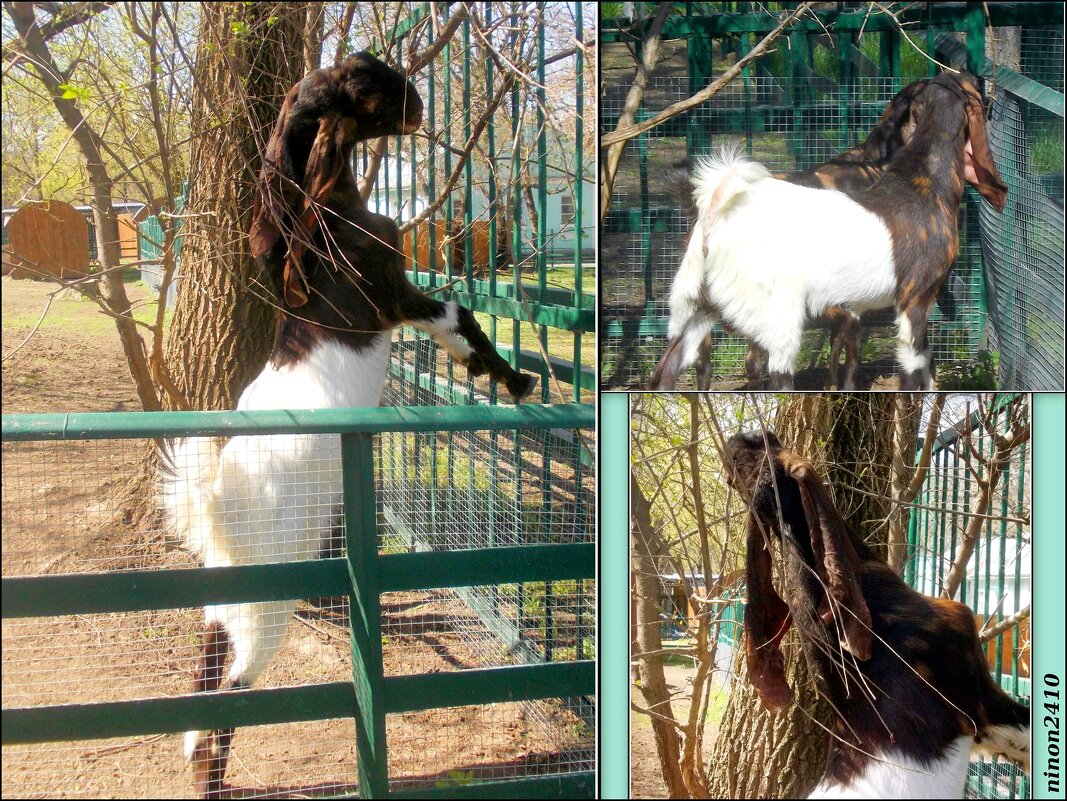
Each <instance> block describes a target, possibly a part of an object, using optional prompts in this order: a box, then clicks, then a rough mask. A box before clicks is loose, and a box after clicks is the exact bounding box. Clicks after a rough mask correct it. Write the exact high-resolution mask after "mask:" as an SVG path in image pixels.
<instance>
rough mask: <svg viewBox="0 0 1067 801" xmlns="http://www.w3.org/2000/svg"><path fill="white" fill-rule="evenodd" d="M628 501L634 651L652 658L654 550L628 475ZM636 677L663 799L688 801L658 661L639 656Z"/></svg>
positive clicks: (644, 507)
mask: <svg viewBox="0 0 1067 801" xmlns="http://www.w3.org/2000/svg"><path fill="white" fill-rule="evenodd" d="M630 499H631V504H632V510H631V511H632V520H631V531H632V541H631V545H630V554H631V559H632V560H633V575H634V594H635V595H636V603H635V607H636V611H637V615H636V617H637V620H636V621H635V624H636V625H635V628H636V640H637V649H638V653H639V654H649V655H655V654H659V652H660V651H661V650H662V648H663V641H662V639H661V638H660V633H659V625H660V620H659V597H660V589H661V585H660V578H659V569H658V568H659V566H658V565H657V564H656V555H657V553H658V551H659V548H658V545H657V543H658V541H659V537H657V536H656V532H655V528H654V527H653V525H652V516H651V508H650V505H649V503H648V500H647V499H646V498H645V496H644V493H642V492H641V487H640V485H639V484H638V483H637V479H636V478H634V476H633V475H631V476H630ZM638 663H639V670H640V674H641V696H642V698H643V699H644V702H645V709H647V710H649V712H651V713H652V714H651V715H650V720H651V722H652V733H653V736H654V737H655V739H656V752H657V755H658V756H659V762H660V765H661V767H662V768H663V782H664V784H665V785H666V786H667V796H668V798H688V797H689V792H688V791H687V790H686V786H685V782H684V781H683V780H682V772H681V769H680V767H679V758H680V756H681V749H682V742H681V738H680V737H679V734H678V730H679V726H678V721H677V720H675V718H674V714H673V713H672V712H671V703H670V693H669V692H668V691H667V683H666V681H665V680H664V677H663V663H662V662H661V661H659V660H658V659H656V658H650V657H642V658H640V659H639V660H638Z"/></svg>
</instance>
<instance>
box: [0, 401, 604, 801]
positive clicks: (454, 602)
mask: <svg viewBox="0 0 1067 801" xmlns="http://www.w3.org/2000/svg"><path fill="white" fill-rule="evenodd" d="M501 411H511V410H501ZM561 411H562V412H565V410H562V409H561ZM515 412H516V413H518V414H520V416H521V410H515ZM531 412H532V413H536V410H531ZM470 413H471V414H472V415H473V416H475V417H477V416H478V415H479V414H482V415H483V416H484V413H482V412H480V410H479V409H472V410H470ZM97 417H100V418H105V417H106V416H103V415H99V416H97ZM587 417H589V419H590V420H591V416H588V415H587ZM559 419H560V420H561V421H563V420H565V419H567V417H566V414H565V413H564V414H563V416H561V417H559ZM9 424H13V425H17V424H18V419H17V418H10V417H9V418H5V436H6V427H7V426H8V425H9ZM115 425H117V424H115ZM583 425H584V424H583ZM426 429H427V430H426V431H420V432H410V431H409V432H407V433H399V432H398V433H395V434H381V435H379V436H378V437H377V440H378V443H379V444H378V446H377V447H376V449H375V451H374V452H372V453H374V457H375V458H374V462H375V464H376V466H377V469H376V471H375V488H374V493H373V496H366V495H364V496H360V497H361V502H365V503H369V504H371V505H372V509H370V510H364V513H370V512H373V514H372V519H373V520H374V521H376V522H375V525H376V528H377V530H378V531H379V533H380V536H379V541H378V548H377V550H378V552H379V554H380V555H382V556H385V555H391V554H400V555H406V554H410V553H413V552H418V551H425V550H437V549H445V550H448V551H453V552H454V551H456V550H457V549H466V550H469V549H473V548H489V547H492V546H493V545H499V546H517V545H531V544H536V543H544V544H568V543H569V544H574V543H591V542H592V541H593V539H592V537H593V533H592V531H593V530H592V524H593V514H592V510H593V509H594V506H593V498H592V494H591V493H592V482H591V471H589V470H588V469H587V468H584V467H582V468H579V469H578V470H576V471H574V472H570V471H569V470H568V468H567V463H568V460H574V461H575V462H576V463H578V464H580V463H581V461H580V459H579V458H578V455H577V453H578V448H579V446H578V445H577V444H576V442H575V441H574V440H572V441H571V443H570V444H569V445H568V446H565V447H564V446H559V445H556V446H554V447H548V446H543V447H541V448H540V449H538V448H536V447H535V446H536V445H537V444H538V442H539V441H541V442H542V443H543V442H545V441H548V439H550V438H551V439H558V436H555V437H551V436H549V435H546V434H545V432H543V431H540V430H538V429H537V428H536V427H534V428H519V429H503V430H499V431H494V430H489V431H479V432H473V431H461V432H457V434H456V437H455V439H450V437H449V435H448V434H446V433H443V432H439V431H435V430H432V426H427V427H426ZM552 430H553V429H552V428H546V429H545V431H552ZM557 431H559V432H561V433H564V435H565V436H566V435H569V436H571V437H577V436H578V432H577V431H576V430H575V429H569V428H563V429H557ZM185 442H186V443H187V445H188V447H187V448H186V449H184V450H183V448H181V447H176V448H174V451H173V452H174V456H173V461H174V463H175V464H176V469H175V471H174V472H175V476H176V477H175V478H173V479H172V481H171V484H172V486H174V487H176V488H177V491H176V492H174V493H173V494H174V495H176V496H178V495H181V496H182V497H183V498H184V502H185V506H182V504H181V503H174V502H172V503H171V504H170V507H171V509H172V510H173V509H175V508H177V509H178V510H179V517H181V516H182V515H184V516H185V517H186V518H187V525H186V526H185V527H184V528H185V534H184V536H182V537H179V536H178V535H177V533H176V531H180V530H181V529H182V526H173V525H169V524H167V523H166V522H161V517H160V515H159V514H158V512H159V510H158V509H156V508H152V509H150V510H149V511H148V514H146V515H145V516H144V517H143V518H141V519H137V520H134V519H132V518H131V517H130V515H129V510H130V509H131V508H132V506H133V504H132V500H133V499H134V498H135V497H136V493H137V487H136V486H135V485H133V484H131V479H130V476H131V475H135V474H136V469H135V468H136V467H137V466H138V465H139V464H140V462H141V460H142V459H143V458H144V454H145V446H146V442H145V440H143V439H136V438H133V439H91V440H83V441H77V440H75V441H72V442H67V443H65V444H66V445H68V446H70V445H73V446H74V447H64V443H61V442H41V441H29V442H11V441H5V443H4V470H3V491H4V507H3V516H4V520H3V522H4V529H5V536H4V541H3V574H4V580H5V582H8V581H9V580H13V579H27V580H31V581H32V579H34V578H38V577H49V578H56V577H59V578H63V579H74V578H77V577H79V576H82V575H85V574H100V573H104V574H107V575H108V576H115V575H120V574H128V575H146V574H145V573H144V572H143V571H148V572H149V573H152V572H162V571H166V572H165V574H164V577H163V580H169V581H174V582H176V583H177V584H178V589H177V591H179V592H180V591H181V586H182V585H181V582H182V581H194V580H195V579H193V578H192V577H193V576H195V575H196V573H195V572H192V571H189V573H188V576H189V577H188V578H187V577H186V576H185V571H181V570H177V569H178V568H191V567H195V566H196V565H198V564H199V563H200V562H201V560H202V561H203V563H204V564H206V565H208V566H219V565H256V566H259V565H263V564H264V563H268V562H292V561H300V560H306V559H315V558H317V557H327V558H329V557H333V558H334V559H335V561H336V559H337V558H345V557H348V556H349V554H348V551H347V547H346V538H345V535H344V525H345V519H346V516H345V513H344V508H343V507H342V506H341V496H342V486H341V485H342V467H341V466H342V462H343V459H342V453H341V443H340V437H339V436H338V435H336V434H332V435H331V434H302V433H293V434H275V435H270V436H262V437H235V438H233V439H229V440H228V443H229V444H228V445H225V447H224V446H223V443H225V442H227V439H217V438H213V437H194V438H191V439H188V440H185ZM268 444H269V447H266V446H267V445H268ZM439 444H440V447H438V445H439ZM287 448H288V449H289V450H288V451H287ZM527 449H529V452H527ZM220 450H221V459H220ZM237 453H240V454H242V457H241V458H242V459H243V461H242V462H241V464H240V465H239V468H240V471H243V472H241V475H243V476H252V475H261V476H264V475H265V476H267V477H268V478H267V479H264V480H269V476H270V475H272V470H271V468H270V466H269V464H267V463H266V462H256V461H255V457H256V456H259V455H263V456H265V457H268V458H272V459H277V458H280V457H281V455H283V454H284V456H285V457H286V458H287V459H288V460H289V461H290V463H291V464H292V465H294V469H293V470H292V472H291V474H289V475H287V476H286V477H285V478H284V480H283V481H282V482H281V483H280V484H276V485H275V486H274V490H275V491H276V494H277V497H276V498H275V500H280V501H281V502H280V503H279V504H276V505H274V504H272V503H271V502H270V500H271V497H272V496H271V493H264V492H262V491H261V490H262V487H257V486H256V485H254V484H243V483H241V482H240V481H238V482H236V483H235V482H233V481H226V480H219V479H218V476H220V475H223V474H225V473H226V471H227V470H229V469H231V468H230V467H228V466H227V465H228V461H227V458H228V457H233V456H234V455H235V454H237ZM490 454H493V459H492V460H490V459H489V456H490ZM301 455H302V463H300V458H301ZM183 460H184V462H183ZM420 465H424V466H425V470H423V469H421V468H420ZM301 468H302V469H301ZM409 468H410V471H411V472H406V471H407V470H408V469H409ZM273 475H275V476H276V475H277V474H276V473H273ZM216 480H218V486H227V487H229V488H230V489H232V490H233V491H231V492H222V493H221V494H216V495H215V496H214V497H215V499H216V500H217V501H218V503H217V505H216V506H211V503H212V502H211V501H208V502H207V503H206V504H204V505H203V506H199V505H198V504H200V501H201V500H203V495H201V496H200V497H198V496H197V492H200V493H203V492H204V491H205V490H206V491H208V494H210V490H211V488H212V487H213V486H215V482H216ZM183 481H188V485H187V486H186V485H183ZM234 487H236V489H233V488H234ZM419 487H421V488H422V489H421V490H420V489H419ZM142 489H143V488H142ZM185 490H188V491H189V492H188V493H186V494H184V495H183V494H182V493H183V492H184V491H185ZM163 495H164V496H165V495H166V493H163ZM265 498H266V500H265ZM288 501H293V502H294V503H289V502H288ZM408 504H411V505H410V506H408ZM205 513H206V517H205ZM495 531H500V532H501V535H500V536H496V535H495V534H494V532H495ZM463 532H476V533H468V534H463ZM502 553H503V552H502ZM501 559H502V560H504V557H501ZM506 564H507V563H506V561H501V568H502V569H503V570H505V571H507V570H508V568H507V566H506ZM368 569H371V570H373V566H371V567H370V568H368ZM442 570H444V569H443V568H442ZM131 571H137V572H136V573H131ZM171 571H174V572H171ZM431 572H432V571H431ZM175 573H177V575H175ZM505 574H506V575H510V573H505ZM435 581H436V582H439V583H440V585H442V586H443V588H442V589H424V590H414V591H402V592H401V591H389V592H385V593H383V595H382V600H381V610H382V615H381V623H380V627H381V628H380V631H381V635H380V637H381V645H382V664H383V674H384V677H385V684H386V687H388V682H389V680H390V678H394V677H409V678H420V677H423V676H425V675H437V674H444V673H449V672H455V671H463V670H474V669H484V668H492V667H504V666H515V665H536V666H540V665H545V664H559V663H564V662H578V661H582V660H585V661H587V662H588V660H591V659H592V658H593V651H594V647H595V640H594V634H595V611H594V610H595V597H594V593H593V582H592V579H591V578H582V579H573V578H571V579H562V580H544V581H541V580H539V581H529V580H519V581H514V582H511V583H502V584H494V585H491V586H490V585H482V584H477V585H474V586H468V587H457V588H452V589H449V588H448V587H449V586H450V584H451V583H452V582H451V578H450V577H449V576H448V575H447V573H443V574H442V575H440V576H433V575H423V576H422V578H421V579H420V586H425V587H433V586H434V585H435ZM335 584H336V583H334V584H331V585H330V586H331V587H333V589H332V591H327V592H328V594H326V595H324V596H323V597H313V598H309V599H306V600H304V601H300V602H297V601H292V602H290V601H283V600H280V601H257V602H254V603H242V604H230V605H224V606H217V605H216V606H209V607H208V618H209V620H218V619H223V620H225V622H226V631H227V632H228V633H229V634H230V641H231V646H232V650H233V652H234V657H233V661H232V662H231V663H229V667H228V668H227V673H226V677H227V678H226V681H225V682H224V686H223V689H225V688H226V682H229V681H231V680H233V678H234V677H236V676H244V680H243V681H244V683H243V684H239V686H249V685H251V686H254V687H255V688H257V689H259V688H288V687H299V688H308V687H312V688H314V687H323V688H325V687H327V686H329V685H333V684H340V683H349V684H350V683H351V682H352V680H353V675H354V665H353V659H352V653H353V650H352V647H353V646H352V633H351V628H352V619H351V616H350V603H349V598H348V593H347V592H346V591H345V590H344V589H343V585H342V586H335ZM311 586H315V585H314V584H312V585H311ZM319 586H321V584H320V585H319ZM7 593H8V589H7V584H5V598H6V597H7ZM140 603H142V604H146V605H147V604H150V600H149V601H147V602H146V601H143V600H142V601H141V602H140ZM86 609H87V611H86V612H85V613H84V614H74V615H69V614H64V615H56V616H19V615H12V616H9V615H7V613H5V617H4V620H3V672H4V682H3V705H4V708H5V715H7V714H8V712H7V711H8V710H30V711H31V712H32V711H33V710H35V709H36V710H40V709H42V708H45V707H52V706H56V705H66V704H99V703H108V702H112V703H114V702H134V703H142V702H145V701H151V700H154V699H167V698H171V697H173V696H179V695H183V694H185V693H188V692H190V691H192V689H193V687H194V683H195V682H194V679H196V677H198V676H201V675H202V671H203V659H204V657H203V653H204V651H203V648H204V646H203V645H202V642H203V641H204V636H205V634H204V632H205V611H204V608H202V607H193V608H188V607H186V608H181V607H178V608H173V609H144V610H143V611H129V612H112V613H94V612H92V611H91V609H92V606H88V607H86ZM294 611H295V614H294ZM356 672H358V671H356ZM260 673H262V675H260ZM487 681H488V679H487ZM517 681H518V680H517ZM516 689H517V690H518V692H517V695H518V696H519V697H520V699H521V698H522V697H523V691H522V690H521V688H516ZM527 697H529V698H530V700H518V701H515V702H513V703H493V704H483V703H475V704H467V703H464V704H463V705H462V706H451V705H449V704H448V703H447V700H448V699H447V697H444V696H442V697H441V699H440V700H441V703H439V704H437V707H441V708H434V707H433V702H431V703H429V704H423V705H422V706H417V707H415V708H414V709H412V710H411V711H408V712H404V713H401V714H388V713H387V712H386V711H384V710H382V709H381V708H379V710H378V713H377V714H380V715H382V717H383V720H384V723H383V725H384V732H385V737H386V741H387V742H388V743H389V758H388V774H383V775H386V779H387V780H388V781H391V782H392V784H393V786H394V787H395V788H397V789H404V788H408V789H410V788H413V787H423V788H427V787H441V786H452V785H455V786H466V785H469V784H472V783H478V782H484V781H490V780H491V781H502V780H511V781H516V780H523V779H532V778H545V777H551V776H560V777H563V776H565V775H567V774H576V773H579V772H581V773H583V774H588V772H589V771H591V770H592V763H593V740H592V731H593V726H594V725H595V709H594V706H593V703H592V700H591V696H574V695H570V694H568V693H566V692H564V693H563V696H562V697H560V698H551V697H545V694H544V693H541V694H538V693H534V694H533V695H532V696H527ZM424 707H425V708H424ZM100 714H101V717H100V720H101V721H102V723H103V724H104V725H105V727H106V726H107V725H109V723H108V713H107V712H101V713H100ZM337 714H339V715H341V716H348V717H349V719H348V720H343V719H342V720H325V721H308V722H303V723H284V724H274V725H265V726H255V725H253V726H242V727H239V728H238V729H237V733H236V735H235V737H234V741H233V753H232V758H231V766H230V769H229V772H228V774H227V784H228V785H229V786H230V787H231V788H233V789H235V791H239V792H240V793H241V794H242V795H247V796H249V797H262V796H268V795H277V794H278V793H283V794H290V793H304V792H313V793H326V794H339V793H351V792H354V791H357V790H360V789H361V788H360V787H359V786H358V785H357V782H356V779H355V776H356V774H357V771H358V768H359V759H358V757H357V751H358V749H357V738H356V737H355V735H354V732H353V724H352V720H351V710H350V709H338V710H337ZM327 717H329V715H327ZM3 762H4V793H5V795H8V796H13V797H14V796H19V797H26V796H30V797H33V796H40V795H43V794H44V795H46V794H49V793H53V792H54V793H58V794H62V795H78V796H89V797H115V796H144V797H154V796H158V794H160V793H161V792H165V793H166V794H169V795H173V796H174V797H182V796H185V795H188V794H189V793H190V791H191V789H192V782H191V778H190V775H189V770H188V767H187V766H186V764H185V763H184V761H183V757H182V744H181V737H180V736H179V735H167V734H152V735H148V736H141V737H126V738H115V739H107V738H100V739H89V740H80V741H78V742H66V743H63V742H60V743H55V742H49V743H32V744H27V743H19V742H14V743H9V742H6V741H5V744H4V747H3ZM146 778H147V779H149V781H145V779H146Z"/></svg>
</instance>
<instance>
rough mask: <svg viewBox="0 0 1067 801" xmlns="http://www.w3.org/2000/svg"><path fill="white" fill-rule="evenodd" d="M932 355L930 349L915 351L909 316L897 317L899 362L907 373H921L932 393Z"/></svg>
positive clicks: (924, 385) (924, 382) (924, 383)
mask: <svg viewBox="0 0 1067 801" xmlns="http://www.w3.org/2000/svg"><path fill="white" fill-rule="evenodd" d="M931 358H932V354H931V352H930V349H929V348H924V349H923V350H922V351H921V352H920V351H918V350H916V349H915V337H914V335H913V334H912V330H911V321H910V320H909V319H908V317H907V315H905V314H901V315H899V316H898V317H897V361H898V362H899V363H900V368H901V370H903V371H904V372H906V373H912V372H916V371H921V373H922V376H923V387H924V388H925V389H926V390H927V391H930V390H932V389H933V388H934V387H933V373H932V372H931V370H930V360H931Z"/></svg>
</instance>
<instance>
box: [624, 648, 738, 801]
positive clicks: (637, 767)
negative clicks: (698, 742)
mask: <svg viewBox="0 0 1067 801" xmlns="http://www.w3.org/2000/svg"><path fill="white" fill-rule="evenodd" d="M694 673H695V671H694V670H693V669H692V668H686V667H679V666H677V665H666V666H665V667H664V668H663V674H664V678H666V680H667V687H668V689H669V690H671V691H672V692H675V693H677V692H678V691H682V694H681V695H678V697H677V700H675V701H673V702H672V703H671V709H672V711H673V713H674V718H675V720H684V719H686V717H687V716H688V715H689V706H690V705H689V703H688V701H687V700H686V699H687V698H688V696H689V692H690V690H691V689H692V688H691V681H692V678H693V674H694ZM630 695H631V698H632V699H633V702H634V703H635V704H636V705H637V706H639V707H642V708H644V706H645V702H644V698H643V697H642V696H641V690H640V688H638V687H636V686H634V685H631V686H630ZM709 717H710V716H709ZM718 736H719V726H718V724H717V723H716V722H714V721H712V720H709V721H708V723H707V725H706V726H705V727H704V743H703V749H702V753H703V755H704V756H703V761H704V764H705V765H706V764H707V763H708V760H709V759H710V758H711V752H712V749H713V748H714V746H715V738H716V737H718ZM630 796H631V798H667V787H666V785H665V784H664V783H663V770H662V768H661V767H660V762H659V757H658V756H657V754H656V740H655V737H654V736H653V734H652V723H651V722H650V721H649V718H648V716H647V715H642V714H640V713H638V712H634V711H633V710H631V711H630Z"/></svg>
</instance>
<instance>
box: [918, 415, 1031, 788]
mask: <svg viewBox="0 0 1067 801" xmlns="http://www.w3.org/2000/svg"><path fill="white" fill-rule="evenodd" d="M1022 410H1023V416H1022V418H1021V420H1022V422H1023V423H1024V424H1028V417H1027V412H1028V407H1027V406H1026V405H1025V404H1023V405H1022ZM966 411H967V412H969V411H970V409H969V408H967V409H966ZM1010 416H1011V412H1010V408H1009V406H1008V404H1004V405H1003V406H1002V407H1001V408H1000V410H999V411H997V412H996V414H995V415H994V416H993V418H992V420H993V423H992V425H991V426H990V427H989V428H988V429H987V428H986V427H984V426H983V425H982V424H981V422H980V419H979V413H978V412H975V413H973V414H966V413H965V414H964V415H963V419H962V421H961V422H960V423H959V424H958V425H957V426H956V427H954V428H951V429H946V430H945V432H944V433H943V434H942V435H941V436H940V437H939V438H938V440H937V441H936V443H935V445H934V449H933V454H932V459H931V468H930V472H929V474H928V475H927V477H926V480H925V482H924V485H923V488H922V490H921V491H920V494H919V496H918V497H917V498H916V501H915V503H916V506H915V507H914V508H913V509H912V511H911V515H910V523H909V532H908V540H909V543H908V553H909V558H908V562H907V563H906V565H905V579H906V580H907V581H908V583H909V584H911V585H912V586H914V587H915V588H916V589H918V590H919V591H920V592H923V593H926V594H927V595H934V596H939V595H942V593H943V592H944V591H945V587H946V584H947V582H948V580H949V576H950V575H951V573H952V569H953V567H954V566H957V565H958V563H960V562H961V560H962V559H964V558H965V560H966V561H965V572H964V573H963V575H962V579H961V581H960V583H959V586H958V589H957V590H955V592H954V595H953V597H954V598H956V600H959V601H962V602H964V603H966V604H967V605H968V606H969V607H970V608H971V609H972V610H973V611H974V613H975V615H976V616H977V618H978V624H979V627H980V629H981V630H982V632H983V646H984V649H985V653H986V659H987V661H988V663H989V666H990V669H991V670H992V672H993V676H994V678H995V679H996V680H997V682H998V683H999V684H1000V686H1001V687H1002V688H1003V689H1004V690H1005V691H1007V692H1008V693H1009V694H1011V695H1012V696H1013V697H1015V698H1016V699H1017V700H1019V701H1022V702H1023V703H1027V704H1029V703H1030V696H1031V683H1030V620H1029V610H1030V601H1031V594H1030V592H1031V590H1030V588H1031V584H1030V581H1031V566H1032V562H1033V556H1032V543H1031V539H1030V526H1029V520H1030V508H1031V502H1030V499H1031V472H1030V451H1029V447H1028V445H1027V443H1023V444H1022V445H1020V446H1019V447H1018V448H1017V449H1016V450H1014V451H1013V452H1012V454H1011V458H1010V462H1009V464H1008V465H1007V466H1006V467H1005V469H1004V470H1003V473H1002V474H1001V475H1000V476H999V477H998V479H997V481H996V486H995V487H992V488H990V489H989V509H990V510H991V511H992V514H990V515H989V516H987V517H986V518H984V519H983V520H981V521H980V529H979V530H978V531H975V530H974V529H973V527H974V517H973V516H972V514H973V512H974V505H975V503H976V502H977V501H978V499H979V498H981V497H983V496H982V493H983V487H982V483H981V481H982V479H981V478H979V477H978V476H976V475H975V474H974V472H973V468H974V464H973V461H974V456H978V457H979V458H981V459H982V460H985V461H986V462H987V463H988V462H990V461H992V457H993V456H994V454H995V451H996V444H995V441H994V437H995V436H1004V437H1007V436H1010V433H1011V420H1010ZM983 478H985V479H986V480H987V481H988V480H989V477H988V475H985V476H983ZM968 554H969V555H968ZM1016 617H1018V618H1019V621H1018V623H1017V624H1016V625H1013V626H1010V627H1009V628H1008V629H1007V630H1006V631H1002V632H1000V633H999V634H996V636H993V637H987V636H985V631H986V630H988V629H992V628H993V626H994V625H995V624H996V623H998V622H1000V621H1002V620H1011V619H1015V618H1016ZM967 797H968V798H1029V797H1030V777H1029V776H1028V775H1027V774H1026V773H1025V772H1024V771H1023V770H1022V769H1021V768H1020V767H1019V766H1018V765H1016V764H1015V763H1014V762H1011V761H1010V760H1005V759H1000V758H998V757H989V756H981V757H977V758H975V759H973V760H972V762H971V768H970V773H969V776H968V786H967Z"/></svg>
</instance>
